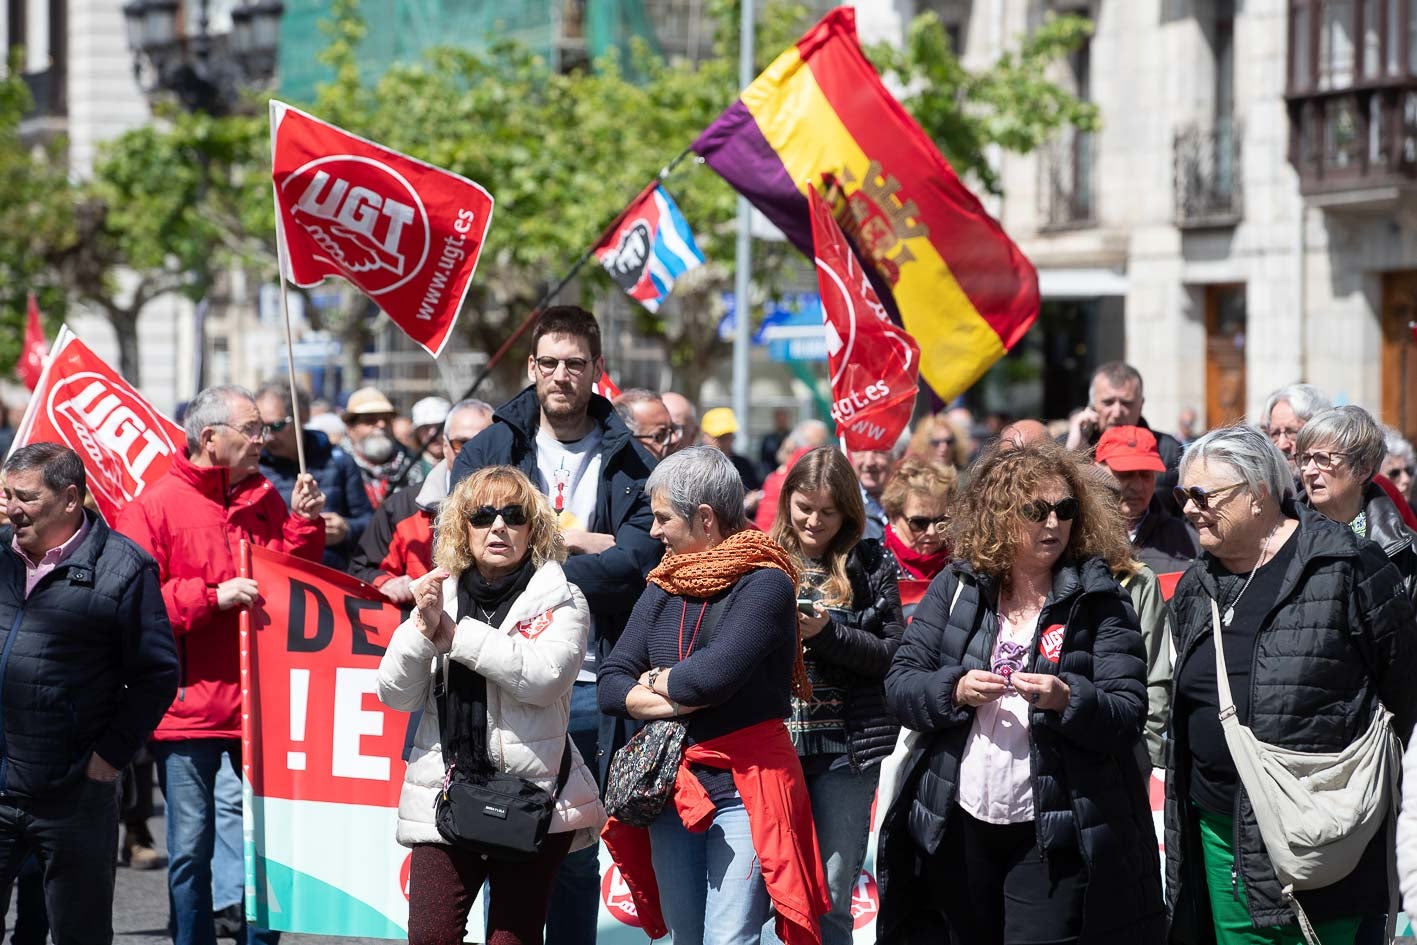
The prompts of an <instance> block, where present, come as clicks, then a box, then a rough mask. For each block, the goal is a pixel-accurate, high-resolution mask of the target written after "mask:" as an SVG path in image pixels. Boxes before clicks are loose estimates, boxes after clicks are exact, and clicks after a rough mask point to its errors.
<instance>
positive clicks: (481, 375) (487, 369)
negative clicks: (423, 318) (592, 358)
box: [277, 147, 694, 400]
mask: <svg viewBox="0 0 1417 945" xmlns="http://www.w3.org/2000/svg"><path fill="white" fill-rule="evenodd" d="M693 150H694V149H693V148H692V147H688V148H685V149H684V150H683V151H680V152H679V154H678V155H676V156H675V158H674V160H672V161H670V162H669V163H668V164H666V165H664V167H662V168H660V170H659V173H658V174H656V175H655V178H654V180H652V181H650V182H649V183H648V184H647V185H645V186H644V187H643V188H642V189H641V190H640V192H639V193H637V194H635V196H634V199H632V200H631V201H630V202H629V203H627V204H625V207H624V209H622V210H621V211H620V212H619V213H617V214H615V219H613V220H611V221H610V223H609V224H607V225H606V227H605V228H604V229H603V230H601V231H600V235H599V236H597V237H596V238H595V242H593V243H591V244H590V249H588V250H586V251H585V252H583V253H581V255H580V257H579V258H578V259H577V260H576V261H575V263H573V264H572V266H571V268H570V270H569V271H568V272H567V273H566V275H565V276H563V277H562V279H561V281H560V282H557V283H556V286H555V287H554V288H553V289H552V290H551V291H550V292H547V293H546V294H545V295H543V296H542V297H541V299H540V300H539V301H538V302H537V303H536V304H535V305H533V306H532V308H531V312H530V314H528V315H527V317H526V318H524V319H522V322H521V324H520V325H518V326H517V330H516V331H514V332H512V334H511V337H509V338H508V339H507V340H506V341H504V342H502V346H501V347H499V348H498V349H497V350H496V351H495V352H494V353H493V355H492V357H490V358H488V359H487V363H486V364H484V365H483V366H482V370H481V371H479V372H478V374H477V377H475V378H474V379H473V381H472V386H470V387H469V388H468V389H467V392H466V393H464V394H463V395H462V399H463V400H468V399H469V398H471V397H472V395H473V394H475V393H477V389H478V388H479V387H481V386H482V383H483V381H485V380H487V378H488V376H489V375H490V374H491V373H492V370H493V369H494V368H495V367H496V366H497V365H498V364H500V363H501V361H502V359H503V358H504V357H506V356H507V352H508V351H510V350H511V349H512V346H513V345H515V344H516V343H517V340H518V339H519V338H521V336H522V335H524V334H526V330H527V329H528V328H530V327H531V323H532V322H534V321H536V319H537V316H539V315H540V314H541V311H542V309H544V308H545V307H546V306H547V305H550V304H551V302H552V301H554V300H555V298H556V296H558V295H560V294H561V290H562V289H564V288H566V286H568V285H570V283H571V280H572V279H574V278H575V277H576V274H577V273H579V272H580V271H581V269H582V268H584V267H585V264H586V263H588V262H590V257H591V254H592V253H594V252H595V248H596V247H597V246H599V245H600V244H601V243H603V242H604V241H605V238H606V237H607V236H609V235H610V234H611V233H614V232H615V228H616V227H617V226H619V225H620V223H621V221H623V220H624V219H625V214H627V213H629V212H630V208H631V207H633V206H634V205H635V204H637V203H639V201H640V198H641V197H643V196H644V195H645V194H647V193H649V192H650V191H651V190H653V189H654V188H656V187H658V186H659V184H660V182H661V181H663V180H664V179H665V178H666V177H668V176H669V175H670V174H672V173H674V169H675V168H676V167H678V166H679V165H680V164H681V163H683V161H684V159H685V158H686V157H688V156H689V155H690V154H692V153H693ZM277 229H279V228H277Z"/></svg>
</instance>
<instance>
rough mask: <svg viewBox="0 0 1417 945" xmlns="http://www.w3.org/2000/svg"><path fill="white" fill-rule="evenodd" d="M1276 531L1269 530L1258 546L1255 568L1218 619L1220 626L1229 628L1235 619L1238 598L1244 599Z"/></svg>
mask: <svg viewBox="0 0 1417 945" xmlns="http://www.w3.org/2000/svg"><path fill="white" fill-rule="evenodd" d="M1276 530H1277V528H1276V529H1271V530H1270V533H1269V534H1268V535H1266V536H1265V539H1264V544H1263V545H1261V546H1260V556H1259V557H1258V558H1256V559H1255V566H1254V567H1253V568H1251V569H1250V576H1249V577H1247V578H1245V585H1244V586H1243V587H1241V588H1240V593H1238V594H1236V595H1235V599H1234V600H1232V601H1231V602H1230V606H1228V607H1226V608H1225V614H1224V616H1222V617H1221V618H1220V622H1221V624H1222V625H1224V626H1226V627H1228V626H1230V621H1232V620H1234V619H1235V605H1236V604H1238V603H1240V598H1242V597H1244V596H1245V592H1246V591H1248V590H1249V589H1250V582H1251V581H1253V580H1254V579H1255V572H1256V571H1258V570H1259V569H1260V562H1261V561H1263V560H1264V556H1265V552H1267V551H1269V542H1270V539H1272V538H1273V537H1274V532H1275V531H1276Z"/></svg>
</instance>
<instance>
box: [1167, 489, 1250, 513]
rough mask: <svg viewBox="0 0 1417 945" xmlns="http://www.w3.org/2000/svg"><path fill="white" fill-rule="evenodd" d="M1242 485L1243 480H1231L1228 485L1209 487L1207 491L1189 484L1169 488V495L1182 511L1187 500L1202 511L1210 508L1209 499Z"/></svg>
mask: <svg viewBox="0 0 1417 945" xmlns="http://www.w3.org/2000/svg"><path fill="white" fill-rule="evenodd" d="M1243 485H1244V483H1243V482H1232V483H1231V484H1230V485H1228V486H1221V487H1220V488H1219V489H1211V490H1210V491H1209V492H1207V491H1206V490H1205V489H1202V488H1201V487H1200V486H1191V487H1190V488H1189V489H1183V488H1181V487H1180V486H1177V487H1176V488H1174V489H1172V490H1171V495H1172V497H1173V498H1175V500H1176V507H1177V508H1178V509H1180V510H1181V511H1183V512H1184V511H1185V510H1186V503H1187V502H1194V503H1195V504H1196V508H1197V509H1198V510H1199V511H1202V512H1204V511H1205V510H1206V509H1208V508H1210V500H1211V499H1214V498H1215V497H1216V496H1218V495H1220V494H1222V493H1225V492H1229V491H1231V490H1232V489H1238V488H1240V487H1241V486H1243Z"/></svg>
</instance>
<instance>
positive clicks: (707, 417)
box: [699, 407, 738, 436]
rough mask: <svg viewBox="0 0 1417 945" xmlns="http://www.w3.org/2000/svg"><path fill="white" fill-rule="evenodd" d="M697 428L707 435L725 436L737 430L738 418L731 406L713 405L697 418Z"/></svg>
mask: <svg viewBox="0 0 1417 945" xmlns="http://www.w3.org/2000/svg"><path fill="white" fill-rule="evenodd" d="M699 429H700V430H702V431H704V433H705V434H707V435H708V436H727V435H728V434H730V433H737V432H738V418H737V417H736V416H735V415H734V413H733V408H732V407H715V408H713V409H712V410H710V411H708V412H707V413H705V414H704V415H703V418H702V419H701V420H699Z"/></svg>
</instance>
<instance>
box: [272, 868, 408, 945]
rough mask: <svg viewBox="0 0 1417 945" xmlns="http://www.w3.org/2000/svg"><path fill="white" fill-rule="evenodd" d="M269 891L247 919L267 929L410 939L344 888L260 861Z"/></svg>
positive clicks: (398, 927) (386, 918)
mask: <svg viewBox="0 0 1417 945" xmlns="http://www.w3.org/2000/svg"><path fill="white" fill-rule="evenodd" d="M256 873H257V875H258V876H263V878H264V879H265V883H266V889H267V890H268V896H267V899H266V901H265V902H263V903H261V904H260V905H259V906H258V907H257V909H256V910H255V911H256V912H257V913H258V914H257V915H254V916H248V917H247V918H248V920H250V921H251V922H253V923H256V924H258V925H261V926H263V927H265V928H270V927H271V926H274V927H276V928H279V929H283V930H285V931H289V932H314V933H318V934H320V935H353V936H359V937H361V938H396V939H401V938H407V937H408V932H407V931H406V930H405V929H403V928H401V927H400V926H398V925H396V924H395V923H393V922H391V921H389V918H388V917H387V916H385V915H383V914H381V913H380V912H379V911H378V910H376V909H373V908H370V907H369V906H368V905H366V904H365V903H363V902H361V901H359V900H358V899H356V898H354V897H353V896H351V895H349V894H348V893H346V892H345V891H344V890H342V889H340V888H338V887H336V886H331V885H330V884H329V883H326V882H323V881H321V880H318V879H316V878H315V877H313V876H309V875H307V874H305V873H301V872H299V871H297V870H293V869H291V868H290V867H288V866H286V865H284V864H282V863H277V862H275V861H274V860H258V861H257V863H256Z"/></svg>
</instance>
